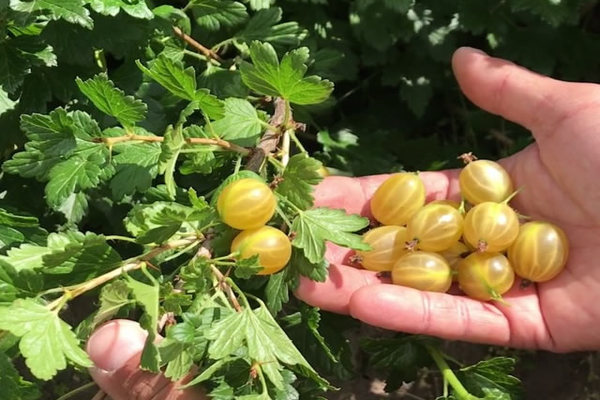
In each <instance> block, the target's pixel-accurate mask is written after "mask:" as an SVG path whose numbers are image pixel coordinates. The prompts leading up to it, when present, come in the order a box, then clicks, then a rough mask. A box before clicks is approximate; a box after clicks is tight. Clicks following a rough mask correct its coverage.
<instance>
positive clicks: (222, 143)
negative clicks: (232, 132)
mask: <svg viewBox="0 0 600 400" xmlns="http://www.w3.org/2000/svg"><path fill="white" fill-rule="evenodd" d="M164 140H165V138H164V137H162V136H143V135H126V136H115V137H105V138H99V139H97V141H98V142H103V143H105V144H106V145H108V146H109V147H112V146H114V145H115V144H117V143H122V142H130V141H141V142H153V143H155V142H163V141H164ZM185 142H186V143H187V144H205V145H212V146H219V147H222V148H224V149H227V150H231V151H235V152H237V153H240V154H242V155H245V156H247V155H249V154H250V153H251V152H250V150H248V149H247V148H245V147H242V146H238V145H237V144H235V143H231V142H228V141H227V140H223V139H218V138H217V139H209V138H186V139H185Z"/></svg>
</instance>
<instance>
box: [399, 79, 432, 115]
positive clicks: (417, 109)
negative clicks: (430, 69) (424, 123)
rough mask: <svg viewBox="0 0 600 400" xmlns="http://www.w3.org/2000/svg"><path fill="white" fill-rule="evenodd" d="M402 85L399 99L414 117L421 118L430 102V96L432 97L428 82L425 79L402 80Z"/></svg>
mask: <svg viewBox="0 0 600 400" xmlns="http://www.w3.org/2000/svg"><path fill="white" fill-rule="evenodd" d="M402 83H403V84H402V86H401V87H400V98H401V99H402V100H404V102H406V104H407V105H408V107H409V108H410V109H411V111H412V112H414V113H415V115H416V116H418V117H422V116H423V114H424V113H425V110H426V108H427V105H428V104H429V101H430V100H431V96H433V89H432V87H431V82H430V80H429V79H427V78H425V77H419V78H417V79H406V78H403V82H402Z"/></svg>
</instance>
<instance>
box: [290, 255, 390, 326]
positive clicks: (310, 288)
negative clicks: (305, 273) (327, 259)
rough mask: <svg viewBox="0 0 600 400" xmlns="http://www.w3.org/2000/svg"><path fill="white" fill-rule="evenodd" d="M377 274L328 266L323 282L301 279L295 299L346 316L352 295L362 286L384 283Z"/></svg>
mask: <svg viewBox="0 0 600 400" xmlns="http://www.w3.org/2000/svg"><path fill="white" fill-rule="evenodd" d="M385 281H386V279H384V278H381V277H380V276H379V275H378V273H377V272H374V271H367V270H364V269H358V268H353V267H350V266H347V265H341V264H330V265H329V275H328V276H327V279H326V280H325V282H315V281H312V280H310V279H308V278H305V277H301V278H300V285H299V286H298V289H297V290H296V293H295V295H296V297H298V298H299V299H300V300H302V301H304V302H305V303H307V304H310V305H311V306H314V307H319V308H321V309H323V310H326V311H331V312H335V313H339V314H348V313H349V308H348V304H349V302H350V297H351V296H352V293H354V292H355V291H356V290H358V289H360V288H361V287H363V286H367V285H372V284H375V283H382V282H385Z"/></svg>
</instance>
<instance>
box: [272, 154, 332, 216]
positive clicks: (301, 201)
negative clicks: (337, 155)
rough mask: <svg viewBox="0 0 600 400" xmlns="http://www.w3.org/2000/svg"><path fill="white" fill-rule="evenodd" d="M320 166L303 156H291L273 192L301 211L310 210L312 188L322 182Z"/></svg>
mask: <svg viewBox="0 0 600 400" xmlns="http://www.w3.org/2000/svg"><path fill="white" fill-rule="evenodd" d="M322 165H323V164H321V162H320V161H317V160H315V159H314V158H310V157H308V156H306V155H304V154H296V155H294V156H292V157H291V158H290V161H289V163H288V165H287V166H286V168H285V171H284V172H283V176H282V179H283V180H282V181H281V183H279V184H278V185H277V188H276V189H275V191H276V192H277V193H278V194H280V195H282V196H285V197H286V198H287V199H288V200H289V201H291V202H292V203H294V204H295V205H296V206H297V207H299V208H301V209H303V210H306V209H308V208H311V207H312V206H313V195H312V193H313V191H314V187H313V186H314V185H317V184H318V183H319V182H321V181H322V180H323V178H322V177H321V175H320V174H319V172H318V170H319V169H320V168H321V166H322Z"/></svg>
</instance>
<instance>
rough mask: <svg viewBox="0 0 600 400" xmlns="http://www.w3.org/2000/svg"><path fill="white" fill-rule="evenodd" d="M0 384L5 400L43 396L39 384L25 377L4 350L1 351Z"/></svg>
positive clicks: (24, 399)
mask: <svg viewBox="0 0 600 400" xmlns="http://www.w3.org/2000/svg"><path fill="white" fill-rule="evenodd" d="M0 385H1V386H0V387H2V399H3V400H34V399H39V398H40V397H41V393H40V391H39V389H38V387H37V385H35V384H34V383H33V382H29V381H26V380H25V379H23V378H22V377H21V376H20V375H19V371H17V370H16V368H15V367H14V365H13V364H12V361H11V359H10V357H8V355H6V354H4V353H2V352H0Z"/></svg>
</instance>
